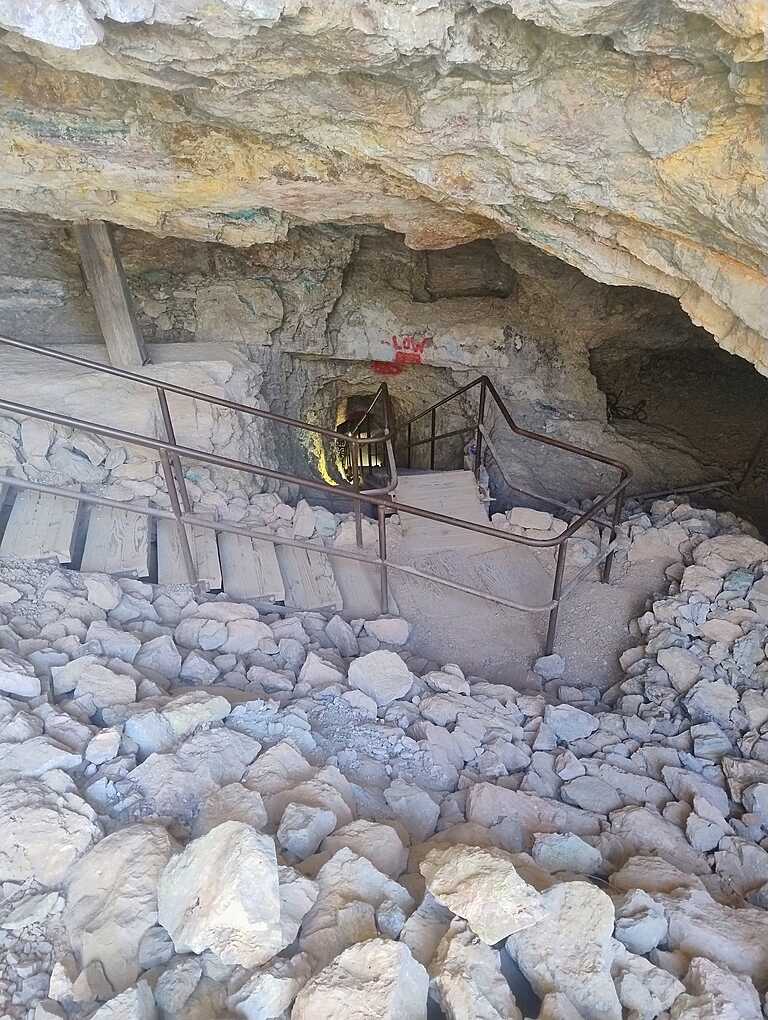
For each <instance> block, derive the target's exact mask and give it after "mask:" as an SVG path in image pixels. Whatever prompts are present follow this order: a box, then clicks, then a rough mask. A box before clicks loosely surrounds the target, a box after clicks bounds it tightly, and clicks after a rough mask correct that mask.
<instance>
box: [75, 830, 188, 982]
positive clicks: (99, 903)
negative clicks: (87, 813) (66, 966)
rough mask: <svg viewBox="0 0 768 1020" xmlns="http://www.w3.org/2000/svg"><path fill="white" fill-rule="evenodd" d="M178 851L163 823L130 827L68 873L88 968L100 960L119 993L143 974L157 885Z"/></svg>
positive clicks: (103, 842) (77, 933)
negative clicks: (141, 948)
mask: <svg viewBox="0 0 768 1020" xmlns="http://www.w3.org/2000/svg"><path fill="white" fill-rule="evenodd" d="M175 850H176V844H175V842H174V840H173V839H171V837H170V836H169V834H168V832H167V831H166V830H165V829H164V828H163V827H162V826H160V825H157V824H145V825H131V826H128V827H127V828H124V829H119V830H118V831H117V832H113V833H112V834H111V835H109V836H106V837H105V838H104V839H103V840H101V842H100V843H98V844H97V845H96V846H95V847H94V848H93V849H92V850H90V851H89V852H88V853H87V854H85V856H83V857H81V858H80V860H79V861H78V862H77V863H76V864H75V865H74V867H73V868H72V869H71V870H70V872H69V874H68V875H67V882H66V896H67V910H66V914H65V916H64V920H65V923H66V927H67V931H68V933H69V938H70V942H71V944H72V947H73V948H74V949H75V951H76V952H77V954H78V957H79V958H80V960H81V961H82V963H83V965H84V966H87V965H88V964H90V963H92V962H94V961H97V962H98V963H100V964H101V966H102V967H103V969H104V973H105V975H106V977H107V979H108V980H109V982H110V984H111V985H112V987H113V988H114V989H115V991H116V992H122V991H123V990H124V989H126V988H128V986H129V985H132V984H133V983H134V982H135V981H136V979H137V978H138V976H139V974H140V972H141V966H140V963H139V946H140V944H141V940H142V939H143V938H144V936H145V934H146V933H147V931H149V929H150V928H152V927H153V926H154V925H155V924H156V923H157V884H158V881H159V879H160V875H161V873H162V871H163V869H164V868H165V866H166V864H167V863H168V861H169V860H170V859H171V857H172V856H173V854H174V852H175Z"/></svg>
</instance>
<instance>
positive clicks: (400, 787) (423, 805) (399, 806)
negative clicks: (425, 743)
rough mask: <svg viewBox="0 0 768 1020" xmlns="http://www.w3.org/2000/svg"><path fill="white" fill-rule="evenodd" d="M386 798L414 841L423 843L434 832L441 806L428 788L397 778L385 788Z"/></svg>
mask: <svg viewBox="0 0 768 1020" xmlns="http://www.w3.org/2000/svg"><path fill="white" fill-rule="evenodd" d="M384 799H385V801H386V802H387V805H388V806H389V808H390V810H391V811H392V813H393V814H394V816H395V818H396V819H397V821H398V822H400V824H401V825H403V826H404V827H405V828H406V829H407V830H408V833H409V835H410V837H411V840H412V842H414V843H423V842H424V840H426V839H429V837H430V836H431V835H432V834H433V833H434V831H435V828H436V826H437V820H438V818H439V817H440V808H439V806H438V805H437V804H436V803H435V801H434V800H433V799H432V798H431V797H430V795H429V794H428V793H427V792H426V790H422V789H421V788H420V787H418V786H414V785H412V784H411V783H406V782H405V781H404V780H402V779H396V780H395V781H394V782H393V783H391V784H390V785H389V786H388V787H387V788H386V790H384Z"/></svg>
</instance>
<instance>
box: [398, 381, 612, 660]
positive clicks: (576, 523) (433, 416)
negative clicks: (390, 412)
mask: <svg viewBox="0 0 768 1020" xmlns="http://www.w3.org/2000/svg"><path fill="white" fill-rule="evenodd" d="M478 386H479V387H480V399H479V401H478V412H477V419H476V421H475V423H474V424H473V425H469V426H467V427H466V428H459V429H452V430H450V431H448V432H443V433H438V432H437V411H438V409H439V408H441V407H443V406H445V405H446V404H448V403H449V402H450V401H452V400H455V399H456V398H457V397H460V396H463V395H464V394H465V393H468V392H469V391H470V390H472V389H474V388H475V387H478ZM488 394H490V396H491V398H492V399H493V401H494V403H495V405H496V408H497V410H498V411H499V413H500V414H501V416H502V418H503V419H504V421H505V422H506V424H507V425H508V426H509V428H510V429H511V430H512V432H513V433H514V434H515V435H518V436H522V437H523V438H525V439H530V440H532V441H534V442H537V443H542V444H544V445H546V446H551V447H554V448H555V449H558V450H562V451H563V452H565V453H570V454H574V455H575V456H578V457H584V458H586V459H587V460H593V461H597V462H598V463H600V464H605V465H606V466H608V467H611V468H615V469H616V470H617V471H618V472H619V481H618V483H617V484H616V485H615V486H614V487H613V488H612V489H611V490H610V492H608V493H607V495H605V496H603V497H602V498H601V499H599V500H598V502H597V503H594V504H593V505H592V507H590V509H589V510H587V511H585V512H584V513H582V514H580V515H576V512H575V511H572V514H573V515H575V519H573V520H571V523H570V524H569V525H568V527H567V528H566V529H565V530H564V531H563V532H561V534H560V535H559V536H558V540H557V541H556V542H551V543H549V544H552V545H557V546H558V552H557V562H556V565H555V581H554V586H553V592H552V598H553V600H554V601H555V602H556V603H557V605H556V606H555V608H554V609H553V610H552V611H551V613H550V620H549V628H548V632H547V641H546V651H547V652H550V651H551V650H552V648H553V646H554V635H555V630H556V627H557V613H558V607H559V603H560V600H561V596H562V582H563V577H564V573H565V550H566V543H567V541H568V539H569V538H570V537H571V536H572V535H574V534H575V533H576V532H577V531H578V530H579V529H580V528H582V527H583V526H584V525H585V524H587V523H588V522H589V521H591V520H595V519H598V520H600V523H601V524H603V523H607V525H608V529H609V540H608V550H607V553H603V554H601V555H600V556H598V557H597V560H596V562H598V561H599V560H601V559H602V560H603V567H602V574H601V580H602V581H603V583H604V584H607V583H608V581H609V580H610V577H611V567H612V565H613V559H614V555H615V551H616V534H617V531H618V525H619V521H620V520H621V512H622V509H623V506H624V498H625V494H626V488H627V486H628V484H629V482H630V480H631V478H632V472H631V471H630V470H629V468H628V467H627V465H626V464H623V463H622V462H621V461H617V460H614V459H613V458H611V457H605V456H604V455H603V454H599V453H593V452H592V451H591V450H585V449H583V448H582V447H578V446H574V445H573V444H571V443H566V442H564V441H563V440H560V439H554V438H553V437H552V436H545V435H542V434H541V433H539V432H533V431H531V430H530V429H525V428H522V427H521V426H520V425H518V424H517V422H516V421H515V420H514V418H513V417H512V414H511V412H510V411H509V408H508V407H507V406H506V404H505V403H504V401H503V400H502V399H501V396H500V395H499V392H498V390H497V389H496V387H495V386H494V385H493V383H492V382H491V380H490V379H489V378H488V376H487V375H481V376H478V378H477V379H473V380H472V382H469V383H467V384H466V385H464V386H462V387H461V388H460V389H457V390H454V392H453V393H450V394H448V396H446V397H443V398H441V399H440V400H437V401H435V403H433V404H431V405H430V406H429V407H426V408H424V410H422V411H419V412H418V413H417V414H414V415H412V416H411V417H410V418H408V419H406V421H405V422H403V424H402V425H399V426H398V429H397V432H400V431H401V430H402V429H405V430H406V443H407V457H408V467H410V466H411V451H412V450H413V449H414V448H415V447H417V446H424V445H427V444H429V448H430V451H429V466H430V469H431V470H434V467H435V446H436V443H437V442H438V441H439V440H441V439H448V438H449V437H451V436H457V435H463V434H465V433H467V432H474V434H475V456H474V465H473V470H474V474H475V478H476V479H478V481H479V475H480V466H481V464H482V452H483V439H484V436H485V432H486V429H485V405H486V397H487V395H488ZM427 415H429V419H430V429H429V435H428V437H427V438H426V439H419V440H414V439H413V426H414V424H415V423H416V422H418V421H421V420H422V419H424V418H426V416H427ZM508 484H509V482H508ZM510 488H513V489H514V488H516V487H515V486H513V485H510ZM517 491H520V492H525V494H526V495H528V496H531V495H533V496H534V497H535V498H537V499H542V500H543V501H544V502H550V503H555V504H556V505H558V507H560V508H562V504H560V503H559V502H558V501H550V500H549V499H548V498H547V497H546V496H543V497H539V496H535V494H533V493H530V492H528V491H527V490H523V489H520V490H517ZM612 500H613V501H614V509H613V515H612V517H611V518H610V520H608V521H607V522H605V521H604V519H603V518H601V517H598V512H599V511H600V510H602V509H603V508H604V507H605V506H607V505H608V503H610V502H611V501H612ZM502 534H503V532H502ZM537 544H539V545H545V544H546V543H545V542H543V541H540V542H539V543H537ZM572 588H573V585H571V586H569V591H570V590H572Z"/></svg>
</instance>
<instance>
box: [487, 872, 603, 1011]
mask: <svg viewBox="0 0 768 1020" xmlns="http://www.w3.org/2000/svg"><path fill="white" fill-rule="evenodd" d="M541 903H542V905H543V907H544V911H545V915H544V916H542V917H540V918H539V919H538V920H537V923H536V924H534V925H532V926H530V927H527V928H525V929H523V930H521V931H518V932H516V933H515V934H513V935H511V936H510V938H508V939H507V944H506V945H507V950H508V952H509V954H510V956H511V957H512V959H513V960H515V962H516V963H517V965H518V966H519V967H520V970H521V971H522V972H523V974H524V975H525V977H526V978H527V979H528V981H529V982H530V983H531V986H532V987H533V990H534V991H535V992H536V994H537V995H539V996H541V997H543V996H544V995H547V994H548V993H550V992H560V993H562V994H563V995H565V996H567V998H568V1000H569V1001H570V1002H571V1003H573V1005H574V1006H575V1007H576V1009H577V1010H578V1011H579V1012H580V1013H581V1014H582V1015H583V1017H584V1018H585V1020H622V1008H621V1003H620V1002H619V998H618V995H617V994H616V989H615V987H614V984H613V980H612V978H611V962H612V959H613V946H612V942H613V940H612V938H611V936H612V934H613V924H614V911H613V904H612V903H611V900H610V897H609V896H607V895H606V894H605V893H604V892H602V891H601V890H600V889H598V888H596V887H595V886H593V885H589V884H588V883H586V882H565V883H563V884H561V885H555V886H553V887H552V888H551V889H547V890H546V891H545V892H543V893H542V894H541Z"/></svg>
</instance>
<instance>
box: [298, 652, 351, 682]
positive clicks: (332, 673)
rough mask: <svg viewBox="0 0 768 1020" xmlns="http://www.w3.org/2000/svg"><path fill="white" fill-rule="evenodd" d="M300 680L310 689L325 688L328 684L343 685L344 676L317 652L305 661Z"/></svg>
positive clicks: (310, 654)
mask: <svg viewBox="0 0 768 1020" xmlns="http://www.w3.org/2000/svg"><path fill="white" fill-rule="evenodd" d="M298 680H299V683H304V684H309V686H310V687H324V686H325V685H326V684H338V683H342V682H343V681H344V674H343V673H342V672H341V671H340V670H338V669H337V668H336V667H335V666H334V665H333V664H332V663H330V662H326V661H325V659H323V658H321V657H320V656H319V655H318V654H317V653H316V652H310V653H309V655H307V657H306V659H305V660H304V665H303V666H302V667H301V671H300V672H299V677H298Z"/></svg>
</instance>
